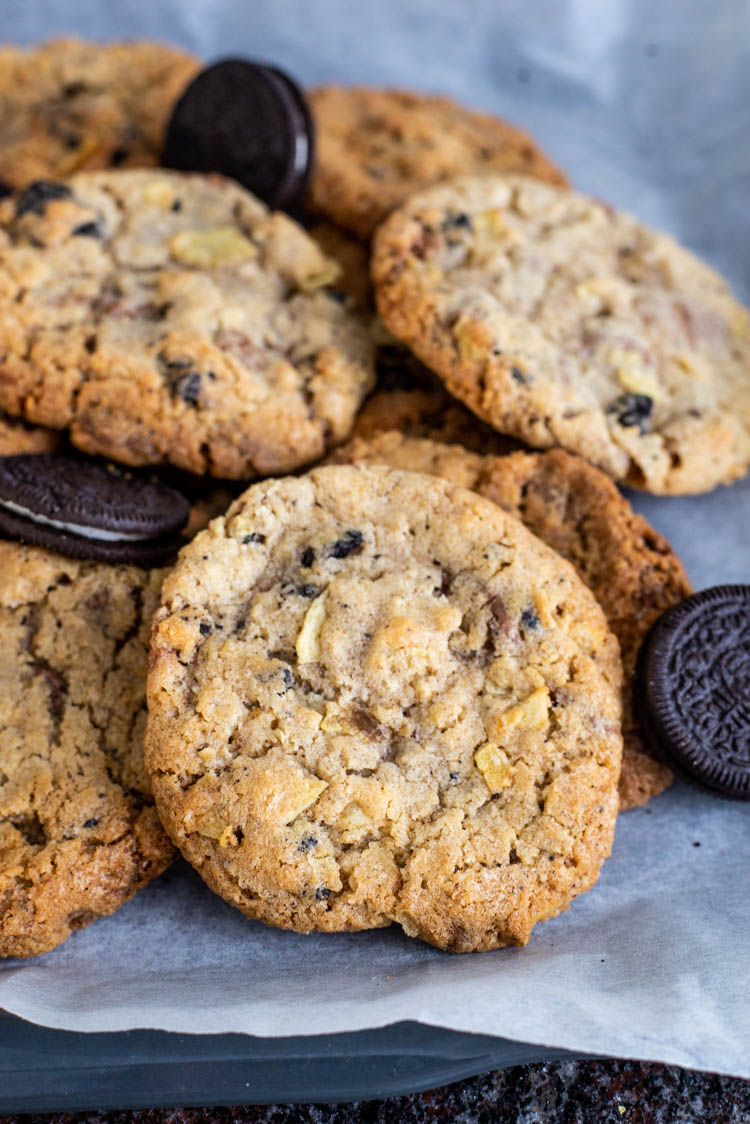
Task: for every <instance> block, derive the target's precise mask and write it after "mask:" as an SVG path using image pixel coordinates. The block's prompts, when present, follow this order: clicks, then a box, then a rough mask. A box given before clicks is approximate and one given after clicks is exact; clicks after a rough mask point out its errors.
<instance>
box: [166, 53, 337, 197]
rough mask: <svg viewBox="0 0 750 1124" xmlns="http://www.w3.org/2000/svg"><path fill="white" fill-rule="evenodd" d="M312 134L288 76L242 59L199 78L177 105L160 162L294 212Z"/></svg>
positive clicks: (301, 97) (304, 183)
mask: <svg viewBox="0 0 750 1124" xmlns="http://www.w3.org/2000/svg"><path fill="white" fill-rule="evenodd" d="M314 142H315V133H314V127H313V120H312V116H311V113H310V109H309V107H308V104H307V100H306V98H305V95H304V94H303V93H302V91H301V90H300V88H299V86H297V84H296V82H294V81H293V80H292V79H291V78H290V77H289V75H287V74H284V73H283V71H281V70H278V69H277V68H276V67H274V66H264V65H262V64H260V63H255V62H250V61H248V60H246V59H224V60H222V61H221V62H217V63H214V65H213V66H209V67H208V68H207V69H206V70H202V71H201V72H200V74H197V75H196V76H195V78H194V79H193V80H192V82H191V83H190V85H189V86H188V88H187V89H186V90H185V92H184V93H183V95H182V97H181V98H180V100H179V101H178V102H177V104H176V106H175V107H174V110H173V112H172V116H171V118H170V121H169V125H168V127H167V137H166V143H165V146H164V153H163V157H162V162H163V163H164V165H165V166H166V167H168V168H177V169H179V170H181V171H185V172H219V173H221V175H224V176H229V177H230V178H231V179H234V180H237V182H238V183H241V184H242V185H243V187H246V188H247V189H248V191H252V193H253V195H257V196H258V198H259V199H262V200H263V201H264V203H267V204H268V206H269V207H274V208H280V209H281V210H286V211H289V210H293V209H294V208H295V207H296V206H297V205H298V204H299V203H300V202H301V200H302V198H303V196H304V194H305V191H306V189H307V183H308V180H309V178H310V171H311V168H312V161H313V152H314Z"/></svg>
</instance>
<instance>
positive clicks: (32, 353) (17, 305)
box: [0, 170, 372, 479]
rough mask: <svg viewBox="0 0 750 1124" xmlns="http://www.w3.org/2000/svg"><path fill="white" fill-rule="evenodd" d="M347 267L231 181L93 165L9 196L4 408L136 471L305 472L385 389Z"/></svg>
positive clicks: (1, 375) (0, 238) (1, 381)
mask: <svg viewBox="0 0 750 1124" xmlns="http://www.w3.org/2000/svg"><path fill="white" fill-rule="evenodd" d="M337 273H338V267H337V266H335V265H334V264H333V263H332V262H330V261H329V260H328V259H327V258H326V257H325V256H324V255H323V253H322V251H321V250H320V248H319V247H318V246H317V244H316V243H315V242H313V241H312V239H310V238H309V237H308V236H307V235H306V234H305V233H304V231H303V230H302V229H301V228H300V227H298V226H297V225H296V224H295V223H294V222H292V220H291V219H289V218H288V217H287V216H286V215H283V214H281V213H279V212H277V213H274V214H272V213H270V212H269V211H268V210H267V209H266V208H265V207H264V206H263V204H262V203H260V202H258V200H257V199H254V198H253V196H251V195H249V194H248V193H247V192H245V191H243V190H242V189H241V188H239V187H238V186H236V185H235V184H233V183H231V182H229V181H228V180H222V179H220V178H219V177H215V176H191V175H185V174H182V173H179V172H166V171H151V170H145V171H130V172H100V173H84V174H82V175H80V176H74V177H73V178H72V179H70V180H68V181H67V182H65V183H54V182H51V181H50V182H39V183H35V184H32V185H31V186H30V187H29V188H27V189H26V190H25V191H24V192H22V194H21V195H19V196H18V197H16V198H14V199H6V200H4V201H3V202H2V203H0V405H2V406H4V407H5V408H7V410H8V411H9V412H10V413H13V414H23V415H24V416H25V417H26V418H27V419H29V420H32V421H35V422H38V423H40V424H45V425H49V426H52V427H55V428H64V427H69V430H70V437H71V440H72V442H73V444H75V445H77V446H78V447H79V448H80V449H83V450H84V451H85V452H88V453H99V454H102V455H104V456H107V457H111V458H112V459H113V460H117V461H121V462H123V463H125V464H130V465H145V464H158V463H160V462H163V461H169V462H171V463H172V464H174V465H177V466H178V467H180V468H183V469H186V470H188V471H190V472H193V473H199V474H200V473H209V474H211V475H214V476H222V477H233V478H239V479H243V478H250V477H252V476H254V475H259V474H260V475H267V474H269V473H273V472H289V471H291V470H292V469H294V468H297V467H299V466H300V465H302V464H306V463H308V462H309V461H312V460H315V459H316V458H318V457H320V456H322V455H323V453H324V452H325V451H326V449H327V448H328V447H329V446H330V445H331V444H333V443H335V442H337V441H340V440H341V439H342V438H344V437H345V436H346V435H347V433H348V432H349V430H350V428H351V424H352V421H353V419H354V416H355V414H356V411H357V409H358V407H359V405H360V403H361V401H362V399H363V397H364V396H365V394H366V392H367V390H368V389H369V386H370V382H371V378H372V372H371V355H372V342H371V339H370V335H369V332H368V327H367V324H366V322H365V320H364V318H363V317H359V316H357V315H356V314H354V313H353V312H351V311H350V310H349V309H348V308H347V307H346V305H345V303H342V300H341V298H340V295H339V294H338V293H336V292H334V291H332V290H329V289H328V288H327V282H330V281H332V280H334V279H335V277H336V275H337Z"/></svg>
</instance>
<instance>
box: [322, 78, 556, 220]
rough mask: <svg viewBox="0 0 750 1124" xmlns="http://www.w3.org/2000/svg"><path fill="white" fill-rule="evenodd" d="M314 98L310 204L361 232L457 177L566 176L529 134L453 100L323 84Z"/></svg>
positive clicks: (402, 92)
mask: <svg viewBox="0 0 750 1124" xmlns="http://www.w3.org/2000/svg"><path fill="white" fill-rule="evenodd" d="M309 96H310V103H311V105H312V110H313V116H314V119H315V125H316V130H317V133H316V138H317V139H316V144H317V153H316V165H315V168H314V170H313V179H312V183H311V185H310V194H309V200H308V202H309V205H310V207H311V209H312V210H314V211H317V212H319V213H320V214H322V215H325V216H326V218H329V219H331V221H332V222H334V223H336V224H337V225H338V226H342V227H344V228H345V229H346V230H351V231H352V232H353V233H354V234H356V235H357V236H358V237H359V238H362V239H368V238H369V237H370V235H371V234H372V232H373V231H374V229H375V227H376V226H377V225H378V223H380V222H382V221H383V219H384V218H385V217H386V215H388V214H390V212H391V211H392V210H394V208H396V207H400V206H401V204H402V203H403V202H404V200H406V199H407V198H408V197H409V196H410V195H412V194H413V193H414V192H415V191H421V190H422V189H423V188H425V187H428V186H429V185H430V184H433V183H437V182H438V181H441V180H445V179H449V178H450V177H452V176H458V175H465V174H466V173H469V172H520V173H524V174H526V175H529V176H536V177H538V178H540V179H544V180H548V181H549V182H551V183H557V184H564V183H565V182H566V179H565V176H564V174H563V173H562V172H561V171H560V169H559V168H556V167H555V165H554V164H553V163H552V162H551V161H550V160H548V159H547V157H546V156H545V155H544V153H543V152H541V151H540V149H539V148H538V147H537V145H536V143H535V142H534V141H533V140H532V139H531V137H529V136H528V134H526V133H523V132H521V130H520V129H516V128H514V126H513V125H509V124H508V123H507V122H506V121H501V120H500V119H499V118H497V117H491V116H489V115H488V114H486V113H476V112H474V111H472V110H470V109H466V108H465V107H464V106H462V105H459V104H458V103H457V102H454V101H452V100H451V99H450V98H444V97H434V96H431V95H429V94H417V93H409V92H408V91H406V90H382V89H368V88H367V87H364V86H351V87H345V86H321V87H318V88H317V89H314V90H311V91H310V95H309Z"/></svg>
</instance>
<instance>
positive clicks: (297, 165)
mask: <svg viewBox="0 0 750 1124" xmlns="http://www.w3.org/2000/svg"><path fill="white" fill-rule="evenodd" d="M309 148H310V146H309V144H308V141H307V134H306V133H298V134H297V137H296V139H295V142H294V174H295V175H297V173H298V172H304V170H305V168H306V167H307V154H308V151H309Z"/></svg>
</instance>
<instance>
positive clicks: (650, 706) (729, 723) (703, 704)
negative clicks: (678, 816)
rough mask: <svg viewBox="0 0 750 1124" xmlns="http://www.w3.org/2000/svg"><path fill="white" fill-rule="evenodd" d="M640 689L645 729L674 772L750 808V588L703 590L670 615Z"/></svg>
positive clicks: (643, 659)
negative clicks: (745, 801) (742, 801)
mask: <svg viewBox="0 0 750 1124" xmlns="http://www.w3.org/2000/svg"><path fill="white" fill-rule="evenodd" d="M638 683H639V691H638V694H637V698H638V703H639V709H640V714H641V719H642V724H643V726H644V729H645V730H646V732H647V733H648V735H649V737H650V739H651V741H652V743H653V745H654V748H655V750H656V751H657V752H659V753H660V754H661V755H662V756H663V758H664V760H665V761H667V763H668V764H669V767H670V768H672V769H674V771H675V772H676V773H679V774H680V775H681V776H683V777H685V778H686V779H687V780H690V781H693V782H698V783H699V784H700V785H702V786H703V787H705V788H708V789H710V790H711V791H712V792H716V793H718V794H720V795H721V796H727V797H731V798H733V799H736V800H750V585H720V586H715V587H714V588H713V589H704V590H702V591H701V592H700V593H696V594H695V595H694V596H693V597H688V598H687V599H686V600H685V601H683V602H681V603H680V604H679V605H676V606H675V607H674V608H672V609H670V610H669V611H668V612H666V613H665V614H664V615H663V616H662V617H661V618H660V619H659V620H658V621H657V623H656V624H655V625H654V627H653V628H652V630H651V632H650V633H649V635H648V637H647V638H646V641H645V643H644V645H643V648H642V649H641V653H640V657H639V661H638Z"/></svg>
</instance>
